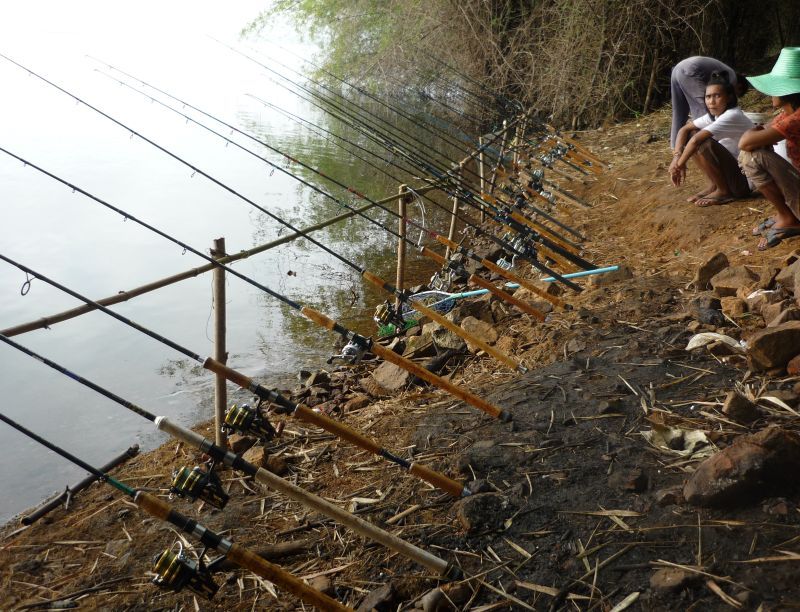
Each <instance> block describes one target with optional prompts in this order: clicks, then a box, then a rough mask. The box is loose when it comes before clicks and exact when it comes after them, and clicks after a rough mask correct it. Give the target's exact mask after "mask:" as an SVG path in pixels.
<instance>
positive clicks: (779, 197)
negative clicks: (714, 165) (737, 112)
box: [739, 47, 800, 251]
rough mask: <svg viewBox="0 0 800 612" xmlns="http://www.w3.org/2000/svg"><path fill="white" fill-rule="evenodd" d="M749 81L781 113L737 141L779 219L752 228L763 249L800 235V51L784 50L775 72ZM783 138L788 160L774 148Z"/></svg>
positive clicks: (745, 168)
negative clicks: (759, 237)
mask: <svg viewBox="0 0 800 612" xmlns="http://www.w3.org/2000/svg"><path fill="white" fill-rule="evenodd" d="M748 81H750V83H751V84H752V85H753V87H755V88H756V89H757V90H758V91H760V92H761V93H764V94H767V95H768V96H772V106H773V107H775V108H777V109H779V110H780V114H779V115H778V116H777V117H776V118H775V119H773V120H772V122H771V123H770V124H769V125H767V126H766V127H764V126H758V127H756V128H753V129H751V130H748V131H747V132H745V133H744V134H743V135H742V137H741V139H740V141H739V147H740V149H741V151H742V152H741V153H740V155H739V164H740V165H741V167H742V170H743V171H744V172H745V174H746V175H747V177H748V178H749V179H750V180H751V181H752V182H753V183H754V184H755V186H756V187H757V188H758V190H759V191H760V192H761V193H762V194H763V195H764V197H765V198H766V199H767V200H769V202H770V203H771V204H772V205H773V206H774V207H775V215H773V216H772V217H770V218H768V219H765V220H764V221H763V222H762V223H761V224H760V225H759V226H758V227H756V228H754V229H753V235H756V236H757V235H759V234H761V235H762V237H761V240H760V241H759V243H758V250H759V251H763V250H766V249H771V248H772V247H774V246H777V245H778V244H780V243H781V241H783V240H784V239H786V238H789V237H791V236H798V235H800V47H786V48H784V49H782V50H781V54H780V56H779V57H778V61H777V62H775V66H773V68H772V71H771V72H769V73H767V74H762V75H760V76H756V77H748ZM784 138H785V139H786V149H787V153H788V156H789V160H790V161H786V160H785V159H783V158H782V157H780V156H779V155H777V154H776V153H775V152H774V151H773V149H772V145H774V144H775V143H777V142H779V141H781V140H783V139H784Z"/></svg>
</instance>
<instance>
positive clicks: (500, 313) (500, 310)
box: [490, 301, 508, 323]
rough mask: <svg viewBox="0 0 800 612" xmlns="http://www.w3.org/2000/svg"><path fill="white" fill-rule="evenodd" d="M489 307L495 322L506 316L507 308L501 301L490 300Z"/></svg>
mask: <svg viewBox="0 0 800 612" xmlns="http://www.w3.org/2000/svg"><path fill="white" fill-rule="evenodd" d="M490 308H491V310H492V318H493V319H494V320H495V322H496V323H499V322H500V321H502V320H503V319H505V318H506V317H507V316H508V309H507V308H506V307H505V306H503V303H502V302H500V301H496V302H492V303H491V305H490Z"/></svg>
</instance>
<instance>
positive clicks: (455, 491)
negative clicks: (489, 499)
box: [408, 463, 471, 498]
mask: <svg viewBox="0 0 800 612" xmlns="http://www.w3.org/2000/svg"><path fill="white" fill-rule="evenodd" d="M408 471H409V472H411V473H412V474H414V476H416V477H417V478H421V479H422V480H424V481H426V482H429V483H430V484H432V485H433V486H434V487H436V488H437V489H441V490H443V491H447V492H448V493H449V494H450V495H452V496H453V497H455V498H459V497H467V496H468V495H471V493H470V492H469V490H468V489H467V488H466V487H464V486H463V485H462V484H461V483H459V482H457V481H455V480H453V479H452V478H448V477H447V476H445V475H444V474H442V473H441V472H437V471H435V470H432V469H431V468H429V467H427V466H424V465H420V464H419V463H412V464H411V467H410V468H409V470H408Z"/></svg>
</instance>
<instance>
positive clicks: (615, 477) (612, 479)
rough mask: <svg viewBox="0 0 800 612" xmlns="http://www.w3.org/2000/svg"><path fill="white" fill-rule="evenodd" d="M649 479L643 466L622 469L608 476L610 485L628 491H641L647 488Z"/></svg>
mask: <svg viewBox="0 0 800 612" xmlns="http://www.w3.org/2000/svg"><path fill="white" fill-rule="evenodd" d="M648 484H649V479H648V477H647V474H646V473H645V472H644V471H643V470H642V469H641V468H633V469H632V470H620V471H618V472H614V473H613V474H611V476H609V477H608V485H609V486H610V487H612V488H614V489H619V490H620V491H626V492H628V493H641V492H642V491H645V490H646V489H647V486H648Z"/></svg>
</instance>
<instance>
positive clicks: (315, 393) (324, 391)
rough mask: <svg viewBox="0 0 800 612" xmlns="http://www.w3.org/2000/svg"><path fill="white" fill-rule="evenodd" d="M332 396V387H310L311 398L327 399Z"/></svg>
mask: <svg viewBox="0 0 800 612" xmlns="http://www.w3.org/2000/svg"><path fill="white" fill-rule="evenodd" d="M330 394H331V390H330V387H328V386H322V385H314V386H313V387H308V395H309V397H315V398H316V397H321V398H327V397H329V396H330Z"/></svg>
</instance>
